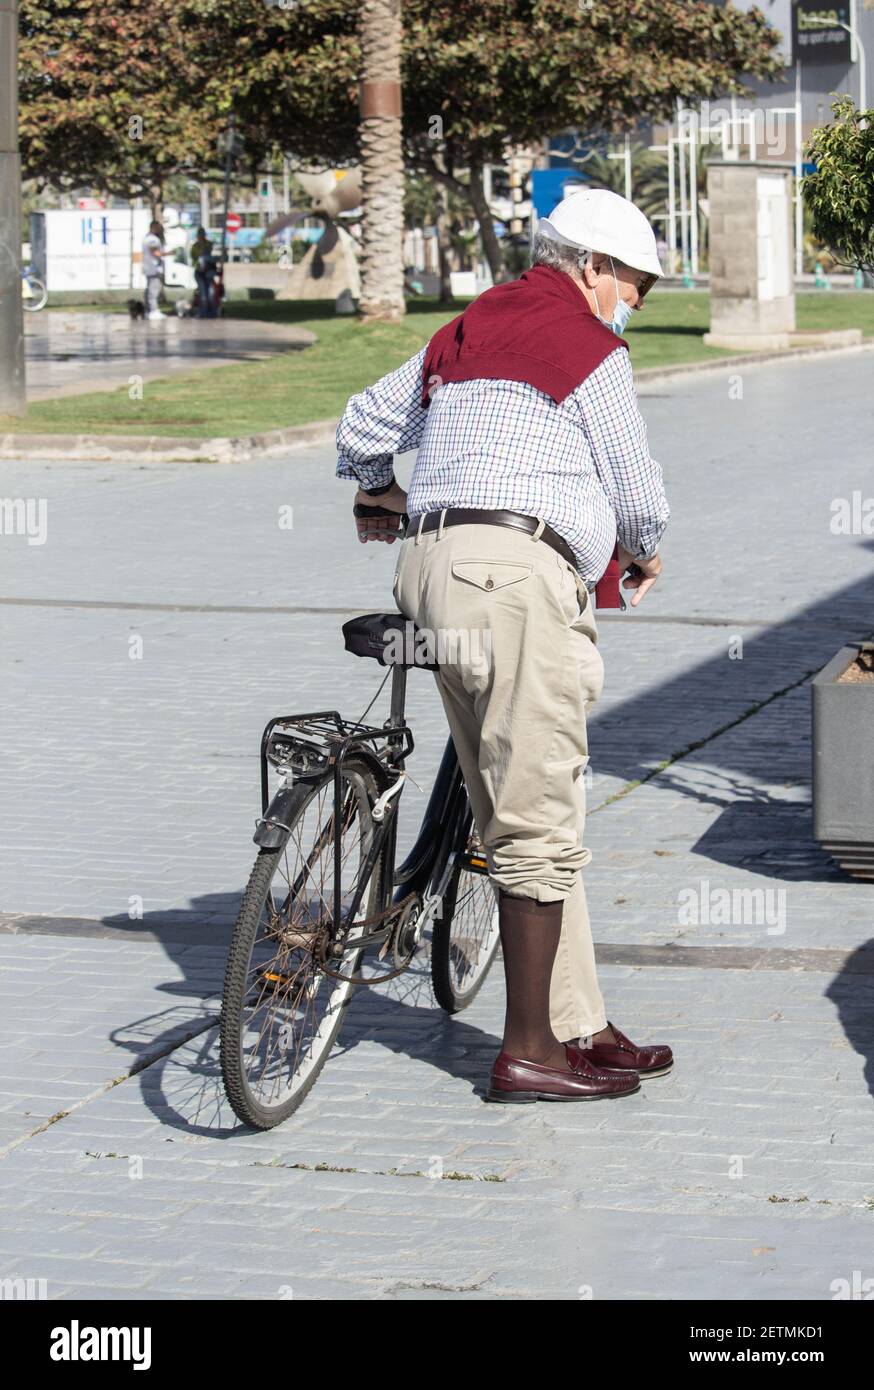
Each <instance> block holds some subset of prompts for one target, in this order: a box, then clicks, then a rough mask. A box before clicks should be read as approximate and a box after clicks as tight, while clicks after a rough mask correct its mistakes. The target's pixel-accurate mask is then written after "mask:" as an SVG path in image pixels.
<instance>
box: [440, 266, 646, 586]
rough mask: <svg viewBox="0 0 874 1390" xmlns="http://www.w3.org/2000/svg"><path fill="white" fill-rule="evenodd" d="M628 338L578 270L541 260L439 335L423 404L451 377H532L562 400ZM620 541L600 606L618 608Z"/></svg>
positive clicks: (484, 296)
mask: <svg viewBox="0 0 874 1390" xmlns="http://www.w3.org/2000/svg"><path fill="white" fill-rule="evenodd" d="M619 348H622V349H625V350H627V348H628V344H627V343H626V342H625V340H624V338H617V336H616V334H615V333H614V332H613V331H612V329H610V328H608V327H607V326H606V324H603V323H602V322H601V320H600V319H598V318H596V316H595V315H594V314H593V313H592V311H591V309H590V308H589V306H588V304H587V303H586V299H585V297H584V295H583V294H582V293H581V292H580V290H579V289H578V288H577V286H576V285H575V284H574V282H573V281H572V280H571V278H570V276H568V275H565V273H564V272H563V271H561V270H553V269H552V267H551V266H545V265H536V266H532V268H531V269H530V270H526V271H525V273H524V274H523V275H521V276H520V277H519V279H518V280H511V281H508V282H507V283H506V284H503V285H495V286H494V287H493V288H492V289H490V290H486V291H485V292H484V293H483V294H481V295H480V296H479V298H478V299H475V300H474V301H473V303H472V304H469V305H468V307H467V308H466V309H465V311H464V313H463V314H459V315H458V317H457V318H454V319H452V321H451V322H450V323H447V324H444V326H443V327H442V328H440V329H438V331H437V332H436V333H435V334H434V336H433V338H432V339H431V341H430V342H429V344H428V347H427V349H426V351H425V360H424V364H423V370H422V405H423V406H424V407H426V408H427V407H428V405H429V404H430V397H431V392H432V391H433V390H434V389H435V387H437V388H439V387H440V386H443V385H445V384H446V383H447V382H450V381H473V380H475V379H486V380H490V381H496V380H500V381H526V382H528V384H529V386H534V387H535V388H536V389H537V390H538V391H542V392H543V393H544V395H547V396H551V397H552V399H553V400H554V401H555V402H556V404H560V403H561V402H562V401H563V400H565V399H566V398H567V397H568V396H569V395H570V394H571V392H573V391H575V390H576V389H577V387H578V386H579V385H580V383H581V382H583V381H585V380H586V378H587V377H589V376H591V374H592V372H593V371H594V370H595V369H596V367H600V365H601V363H602V362H603V361H604V359H605V358H606V357H608V356H609V355H610V353H611V352H615V351H616V350H617V349H619ZM619 579H620V572H619V560H618V547H617V549H616V550H614V552H613V558H612V559H611V560H610V563H609V564H608V566H607V569H606V570H605V572H604V574H603V575H602V577H601V578H600V579H599V581H598V584H597V586H596V589H595V598H596V602H597V604H598V607H599V608H618V607H619V606H620V597H619Z"/></svg>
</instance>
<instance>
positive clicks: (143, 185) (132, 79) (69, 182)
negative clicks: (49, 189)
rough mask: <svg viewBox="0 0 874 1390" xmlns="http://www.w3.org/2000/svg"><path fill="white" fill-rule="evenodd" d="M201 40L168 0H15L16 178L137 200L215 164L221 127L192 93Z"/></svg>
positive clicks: (153, 197)
mask: <svg viewBox="0 0 874 1390" xmlns="http://www.w3.org/2000/svg"><path fill="white" fill-rule="evenodd" d="M207 37H208V36H207V35H206V34H204V32H203V31H202V29H200V28H197V29H195V30H192V29H191V27H190V25H189V24H187V23H186V17H185V16H184V15H183V14H182V13H181V12H180V11H179V9H178V7H177V6H176V5H174V4H172V3H171V2H170V0H112V3H111V4H107V3H106V0H21V10H20V49H19V54H20V57H19V70H20V77H19V82H20V113H21V114H20V137H21V154H22V164H23V169H24V173H25V176H26V177H29V178H33V179H36V180H37V182H38V184H39V185H40V186H45V185H47V184H51V185H53V186H54V187H57V188H76V187H83V186H90V187H96V188H100V189H102V190H104V191H105V192H107V193H110V194H113V195H115V196H116V197H120V198H134V197H144V198H146V199H148V202H149V205H150V207H151V208H152V212H153V215H157V214H158V213H159V211H160V206H161V203H162V201H163V195H164V188H165V185H166V183H167V180H168V179H170V178H172V177H173V176H174V175H176V174H178V173H181V172H192V173H193V172H195V171H201V170H205V169H207V168H209V167H210V165H215V164H216V161H217V155H216V140H217V137H218V134H219V132H220V129H221V125H220V122H219V121H218V120H217V118H216V114H215V113H214V112H213V113H208V112H207V111H206V110H205V108H204V106H203V105H202V103H201V101H200V100H199V97H198V92H199V89H200V88H201V87H202V84H203V78H204V72H205V71H207V70H208V62H207V60H208V56H209V54H208V45H207V44H206V43H205V42H204V40H205V39H206V38H207Z"/></svg>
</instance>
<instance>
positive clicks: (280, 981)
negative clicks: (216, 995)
mask: <svg viewBox="0 0 874 1390" xmlns="http://www.w3.org/2000/svg"><path fill="white" fill-rule="evenodd" d="M341 784H342V785H341V792H342V797H341V817H342V819H341V841H340V864H341V888H342V898H341V901H342V902H343V903H344V904H347V903H350V902H351V900H352V897H353V895H354V893H355V892H356V890H357V889H358V887H359V884H360V877H361V873H362V871H363V869H364V866H365V861H366V859H367V855H368V853H369V850H370V847H371V844H372V842H373V835H374V824H373V817H372V815H371V808H372V806H373V803H374V801H375V800H376V798H377V796H378V794H379V789H378V787H377V785H376V780H375V778H374V776H373V773H372V771H371V769H370V768H369V767H368V766H367V765H366V764H365V763H363V762H361V763H358V762H355V761H353V760H352V759H350V760H349V762H347V763H346V764H345V765H344V768H343V772H342V774H341ZM298 796H299V800H298V801H297V803H296V804H295V805H294V806H293V807H292V810H291V812H290V815H289V820H288V824H289V825H290V827H291V833H290V834H289V837H288V840H287V842H286V844H285V845H284V846H283V848H282V849H278V850H262V851H261V853H260V854H259V855H258V858H257V859H256V861H255V865H254V868H253V869H252V873H251V876H250V878H249V883H248V885H247V887H246V890H245V893H244V894H243V900H242V903H241V904H240V911H239V914H238V917H237V922H236V925H235V927H234V934H233V937H232V940H231V948H230V954H229V956H228V964H227V970H226V973H225V984H224V992H223V995H222V1009H221V1022H220V1047H221V1066H222V1076H223V1078H224V1084H225V1090H226V1092H227V1096H228V1100H229V1101H230V1103H231V1106H232V1108H233V1110H234V1113H235V1114H236V1115H237V1116H238V1117H239V1119H241V1120H243V1121H244V1122H245V1123H246V1124H249V1125H252V1126H254V1127H255V1128H256V1129H272V1128H273V1126H274V1125H278V1124H281V1123H282V1121H283V1120H285V1119H287V1118H288V1116H289V1115H291V1114H292V1113H293V1112H294V1111H295V1110H296V1109H297V1107H298V1106H299V1105H300V1103H301V1101H303V1099H304V1097H305V1096H306V1095H307V1094H308V1092H309V1091H310V1089H311V1088H312V1086H313V1085H314V1083H315V1081H316V1078H317V1077H318V1075H319V1072H320V1071H321V1069H322V1067H323V1066H324V1064H325V1062H326V1061H327V1058H328V1056H329V1054H330V1051H331V1048H332V1047H333V1045H334V1042H335V1040H336V1037H337V1034H338V1032H339V1031H340V1027H341V1025H342V1022H343V1018H344V1015H345V1010H346V1007H347V1005H348V1003H349V1000H350V998H351V996H352V991H353V989H354V985H353V984H351V983H349V982H348V981H347V980H337V979H334V978H332V977H331V976H330V975H327V974H326V973H325V971H324V968H323V961H324V954H323V952H324V949H325V945H326V941H327V940H328V939H329V929H330V927H331V924H332V922H333V895H334V780H333V776H331V775H329V776H327V777H326V778H324V779H323V780H322V781H321V782H319V783H317V784H316V785H314V786H313V785H302V786H300V787H299V788H298ZM383 880H384V872H383V865H382V859H381V857H380V859H378V860H377V861H376V865H375V867H374V868H373V870H372V872H371V874H370V878H369V881H368V882H366V884H365V886H364V891H363V895H362V898H361V905H360V908H359V910H358V912H357V913H356V915H355V918H354V920H352V921H350V922H347V923H345V924H344V936H343V940H344V943H345V945H346V946H347V947H350V946H352V947H354V942H355V939H356V935H357V934H361V933H362V932H363V929H362V928H360V927H358V926H357V924H358V923H360V922H362V921H363V920H364V919H365V918H366V917H369V916H372V915H374V914H375V913H377V912H379V911H380V910H381V909H382V907H383V906H384V891H383ZM360 957H361V952H360V951H359V952H356V951H355V950H354V949H351V950H348V951H347V952H346V953H344V954H343V955H342V957H339V958H335V959H332V962H331V968H334V969H336V970H337V971H338V973H341V974H343V975H354V974H355V973H356V970H357V967H358V963H359V960H360Z"/></svg>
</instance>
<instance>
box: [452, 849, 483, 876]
mask: <svg viewBox="0 0 874 1390" xmlns="http://www.w3.org/2000/svg"><path fill="white" fill-rule="evenodd" d="M458 862H459V864H460V865H461V867H462V868H463V869H467V870H468V871H469V872H470V873H472V874H486V875H488V872H489V866H488V863H487V861H486V857H485V855H484V854H478V853H477V852H476V851H471V852H469V853H468V854H461V855H459V859H458Z"/></svg>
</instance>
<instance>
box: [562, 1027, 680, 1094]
mask: <svg viewBox="0 0 874 1390" xmlns="http://www.w3.org/2000/svg"><path fill="white" fill-rule="evenodd" d="M607 1024H608V1027H610V1028H612V1029H613V1033H614V1035H615V1038H616V1041H615V1043H596V1045H595V1046H594V1047H584V1048H581V1049H580V1051H581V1052H582V1054H583V1056H584V1057H585V1058H586V1060H587V1061H589V1062H591V1063H592V1065H593V1066H595V1067H602V1068H603V1067H616V1068H617V1069H618V1070H619V1071H624V1070H625V1069H626V1067H627V1068H628V1070H629V1071H631V1072H636V1073H638V1074H639V1076H640V1078H641V1080H645V1079H646V1077H648V1076H664V1074H665V1072H668V1071H670V1070H671V1067H672V1066H673V1065H674V1054H673V1052H672V1051H671V1049H670V1048H669V1047H664V1046H655V1047H637V1046H636V1045H635V1044H634V1043H633V1042H631V1041H629V1039H628V1038H626V1036H625V1034H624V1033H620V1031H619V1029H618V1028H617V1027H616V1024H615V1023H610V1021H609V1019H608V1020H607Z"/></svg>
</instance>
